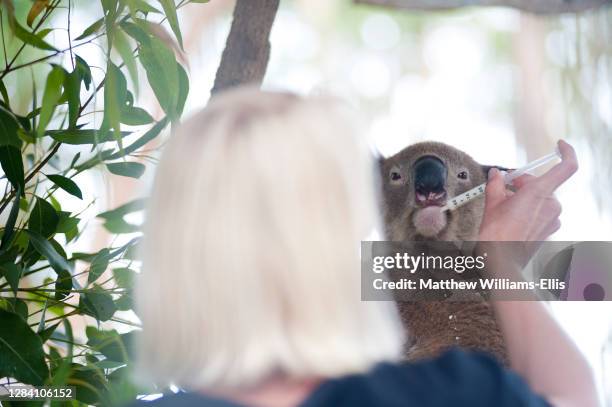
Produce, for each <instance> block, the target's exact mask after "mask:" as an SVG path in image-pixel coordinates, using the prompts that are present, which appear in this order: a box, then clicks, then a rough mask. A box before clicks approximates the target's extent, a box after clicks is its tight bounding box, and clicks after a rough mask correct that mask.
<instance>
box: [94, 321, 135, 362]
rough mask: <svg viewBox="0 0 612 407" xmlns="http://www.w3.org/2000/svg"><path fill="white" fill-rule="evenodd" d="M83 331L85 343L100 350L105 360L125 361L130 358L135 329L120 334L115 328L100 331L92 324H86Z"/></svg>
mask: <svg viewBox="0 0 612 407" xmlns="http://www.w3.org/2000/svg"><path fill="white" fill-rule="evenodd" d="M85 332H86V334H87V345H89V346H91V347H92V348H94V349H95V350H97V351H98V352H100V353H101V354H102V355H104V356H105V357H106V359H107V360H112V361H116V362H124V363H125V362H128V361H129V360H130V359H132V357H131V354H132V353H133V349H132V344H133V343H134V336H135V334H136V333H137V332H136V331H131V332H128V333H125V334H121V335H120V334H119V333H117V331H115V330H111V331H101V330H99V329H96V328H94V327H93V326H88V327H87V328H86V330H85Z"/></svg>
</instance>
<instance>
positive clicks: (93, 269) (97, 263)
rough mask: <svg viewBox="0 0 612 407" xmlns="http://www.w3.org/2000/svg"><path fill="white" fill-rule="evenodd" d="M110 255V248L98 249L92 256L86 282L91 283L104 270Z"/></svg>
mask: <svg viewBox="0 0 612 407" xmlns="http://www.w3.org/2000/svg"><path fill="white" fill-rule="evenodd" d="M111 258H112V256H111V253H110V250H109V249H107V248H104V249H102V250H100V251H99V252H98V253H97V254H96V255H95V256H94V258H93V259H92V260H91V264H90V266H89V273H88V274H87V284H91V283H93V282H94V281H96V280H97V279H98V278H100V276H101V275H102V273H104V272H105V271H106V268H107V267H108V263H109V262H110V260H111Z"/></svg>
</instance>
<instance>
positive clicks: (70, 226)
mask: <svg viewBox="0 0 612 407" xmlns="http://www.w3.org/2000/svg"><path fill="white" fill-rule="evenodd" d="M59 217H60V220H59V223H58V224H57V231H56V232H57V233H64V234H70V233H72V232H73V231H74V230H75V229H76V230H77V232H78V225H79V222H80V221H81V220H80V219H79V218H76V217H70V212H60V213H59Z"/></svg>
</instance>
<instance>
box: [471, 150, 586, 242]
mask: <svg viewBox="0 0 612 407" xmlns="http://www.w3.org/2000/svg"><path fill="white" fill-rule="evenodd" d="M558 145H559V152H560V153H561V162H560V163H559V164H557V165H555V166H554V167H553V168H551V169H550V170H549V171H548V172H547V173H545V174H543V175H542V176H540V177H534V176H531V175H523V176H521V177H519V178H517V179H515V180H514V181H513V185H514V186H515V187H516V188H517V190H516V192H512V191H509V190H507V189H506V186H505V184H504V178H503V176H502V174H501V173H500V172H499V170H497V169H496V168H492V169H491V171H489V181H488V183H487V187H486V190H485V211H484V216H483V221H482V224H481V227H480V234H479V240H481V241H538V240H545V239H546V238H547V237H548V236H550V235H551V234H553V233H554V232H556V231H557V230H558V229H559V227H560V226H561V222H560V221H559V215H560V214H561V204H560V203H559V201H557V199H556V198H555V197H554V195H553V193H554V191H555V190H556V189H557V188H558V187H559V186H560V185H561V184H563V183H564V182H565V181H567V180H568V179H569V178H570V177H571V176H572V175H573V174H574V173H575V172H576V171H577V170H578V161H577V158H576V152H575V151H574V149H573V147H572V146H571V145H569V144H568V143H566V142H565V141H562V140H560V141H559V143H558Z"/></svg>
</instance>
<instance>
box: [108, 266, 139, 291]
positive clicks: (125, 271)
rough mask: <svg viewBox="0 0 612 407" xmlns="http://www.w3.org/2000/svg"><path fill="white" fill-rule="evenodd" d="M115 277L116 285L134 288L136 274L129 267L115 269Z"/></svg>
mask: <svg viewBox="0 0 612 407" xmlns="http://www.w3.org/2000/svg"><path fill="white" fill-rule="evenodd" d="M113 277H114V278H115V283H116V284H117V285H118V286H119V287H121V288H132V287H134V280H135V279H136V272H135V271H134V270H132V269H131V268H128V267H120V268H116V269H113Z"/></svg>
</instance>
